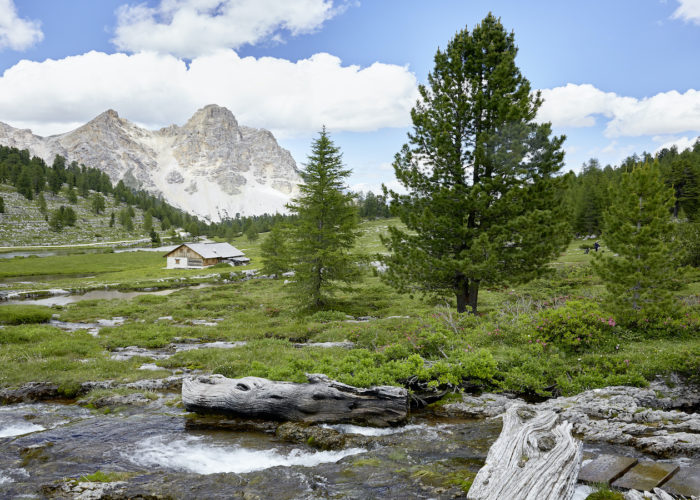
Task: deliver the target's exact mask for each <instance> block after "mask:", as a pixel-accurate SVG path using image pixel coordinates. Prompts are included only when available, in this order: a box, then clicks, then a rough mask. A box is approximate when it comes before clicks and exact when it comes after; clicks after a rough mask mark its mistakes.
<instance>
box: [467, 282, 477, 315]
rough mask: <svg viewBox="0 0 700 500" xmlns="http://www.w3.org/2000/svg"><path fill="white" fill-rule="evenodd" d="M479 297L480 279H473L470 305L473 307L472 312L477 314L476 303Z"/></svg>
mask: <svg viewBox="0 0 700 500" xmlns="http://www.w3.org/2000/svg"><path fill="white" fill-rule="evenodd" d="M478 298H479V280H471V284H470V285H469V307H471V308H472V310H471V313H472V314H473V315H476V305H477V302H478Z"/></svg>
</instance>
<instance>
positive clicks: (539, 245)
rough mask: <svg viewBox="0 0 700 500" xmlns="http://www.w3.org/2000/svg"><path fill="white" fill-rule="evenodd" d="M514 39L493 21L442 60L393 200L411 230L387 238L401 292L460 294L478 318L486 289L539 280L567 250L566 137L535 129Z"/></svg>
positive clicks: (535, 97)
mask: <svg viewBox="0 0 700 500" xmlns="http://www.w3.org/2000/svg"><path fill="white" fill-rule="evenodd" d="M516 54H517V48H516V46H515V42H514V36H513V34H512V33H507V32H506V31H505V29H504V28H503V26H502V25H501V22H500V20H498V19H496V18H495V17H494V16H493V15H491V14H489V15H488V16H487V17H486V18H485V19H484V20H483V21H482V23H481V24H479V25H477V26H476V28H475V29H474V30H473V32H472V33H469V32H468V31H467V30H466V29H465V30H462V31H460V32H459V33H457V34H456V36H455V37H454V38H453V39H452V40H451V41H450V42H449V43H448V45H447V48H446V49H445V50H444V51H443V50H438V51H437V54H436V55H435V68H434V69H433V71H432V73H430V75H429V76H428V82H429V85H428V86H422V85H421V86H420V87H419V91H420V96H421V97H420V99H419V101H418V103H417V104H416V106H415V107H414V108H413V110H412V112H411V118H412V120H413V133H410V134H409V144H406V145H404V147H403V149H402V150H401V152H400V153H398V154H397V155H396V157H395V161H394V171H395V173H396V177H397V179H398V180H399V181H400V182H401V184H403V186H404V187H405V188H406V190H407V192H408V193H407V194H399V193H397V192H393V191H388V190H387V191H388V194H390V195H391V198H392V201H391V207H392V210H393V211H394V213H396V214H398V216H399V217H400V218H401V220H402V221H403V222H404V224H405V225H406V227H407V229H408V231H403V230H401V229H398V228H390V234H389V237H388V238H385V239H384V243H385V245H386V246H387V248H388V249H389V250H390V251H391V255H389V256H387V257H385V258H384V259H383V260H384V262H385V263H386V264H387V266H388V269H387V272H386V273H385V274H384V276H385V279H386V280H387V281H388V282H389V283H390V284H392V285H394V286H395V287H396V288H398V289H399V290H400V291H406V292H412V291H421V292H425V293H430V294H438V295H444V294H454V296H455V297H456V301H457V310H458V311H459V312H464V311H466V310H467V308H469V309H470V310H471V312H472V313H476V312H477V302H478V293H479V287H480V286H481V285H482V284H489V283H508V282H510V283H514V282H521V281H525V280H528V279H531V278H533V277H535V276H537V275H538V274H540V273H541V271H542V269H543V267H544V265H545V264H546V263H547V262H548V261H549V260H550V259H551V258H552V257H553V256H555V255H556V254H557V253H558V252H559V251H560V250H562V249H563V247H564V245H565V243H566V242H567V240H568V236H567V235H568V231H567V229H566V222H565V217H564V216H563V215H562V214H560V213H558V210H559V201H558V198H557V196H556V191H557V185H558V181H557V180H556V179H554V175H555V174H556V173H557V172H558V170H559V169H560V167H561V164H562V161H563V156H564V154H563V152H562V151H561V144H562V142H563V140H564V138H563V137H558V138H553V139H551V138H550V135H551V127H550V125H549V124H540V125H538V124H536V123H535V122H534V118H535V114H536V112H537V109H538V108H539V106H540V104H541V99H540V97H539V94H532V92H531V88H530V83H529V82H528V81H527V79H525V78H524V77H523V76H522V74H521V73H520V70H519V69H518V67H517V66H516V65H515V56H516Z"/></svg>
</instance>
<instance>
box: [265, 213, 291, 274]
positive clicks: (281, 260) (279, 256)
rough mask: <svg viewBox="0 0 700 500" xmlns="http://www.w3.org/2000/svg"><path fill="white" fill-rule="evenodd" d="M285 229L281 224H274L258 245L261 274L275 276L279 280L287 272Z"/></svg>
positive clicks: (287, 259) (287, 258)
mask: <svg viewBox="0 0 700 500" xmlns="http://www.w3.org/2000/svg"><path fill="white" fill-rule="evenodd" d="M285 231H286V228H283V226H282V224H275V225H274V226H272V229H271V230H270V232H269V233H267V236H266V237H265V239H264V240H263V242H262V243H261V244H260V253H261V259H260V260H261V261H262V264H263V268H262V272H263V274H267V275H275V277H276V278H279V277H280V276H281V275H282V273H284V272H286V271H289V269H290V263H289V250H288V248H287V241H286V240H287V238H288V236H287V234H285Z"/></svg>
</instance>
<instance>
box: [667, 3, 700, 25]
mask: <svg viewBox="0 0 700 500" xmlns="http://www.w3.org/2000/svg"><path fill="white" fill-rule="evenodd" d="M678 3H680V5H679V6H678V8H677V9H676V11H675V12H674V13H673V15H672V16H671V17H672V18H673V19H683V20H684V21H687V22H692V23H695V24H700V0H678Z"/></svg>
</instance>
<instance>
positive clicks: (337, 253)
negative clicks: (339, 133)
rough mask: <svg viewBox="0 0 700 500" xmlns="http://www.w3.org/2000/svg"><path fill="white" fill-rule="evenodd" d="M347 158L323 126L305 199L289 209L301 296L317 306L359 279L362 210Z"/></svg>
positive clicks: (311, 162) (307, 176)
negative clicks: (348, 181) (349, 182)
mask: <svg viewBox="0 0 700 500" xmlns="http://www.w3.org/2000/svg"><path fill="white" fill-rule="evenodd" d="M349 174H350V170H347V169H344V168H343V162H342V153H341V152H340V148H338V147H336V146H335V145H334V144H333V141H331V139H330V137H329V135H328V132H327V131H326V128H325V127H323V129H322V130H321V132H320V134H319V137H318V138H317V139H315V140H314V141H313V143H312V145H311V154H310V155H309V156H308V163H307V164H306V165H305V169H304V170H303V171H302V178H303V179H304V184H302V185H300V186H299V189H300V191H301V194H300V195H299V196H298V197H297V198H296V199H294V200H293V201H292V203H290V204H288V205H287V208H288V209H289V210H290V211H291V212H292V214H295V215H297V216H298V218H297V220H296V221H295V223H294V225H293V226H291V228H290V231H289V236H290V255H291V261H292V266H293V270H294V272H295V278H294V280H295V283H294V284H295V288H296V291H297V295H298V297H299V298H300V299H301V300H302V301H304V302H306V303H307V304H308V305H310V306H312V307H321V306H323V305H324V304H326V303H327V301H328V297H329V295H330V294H331V293H332V292H333V291H334V290H335V289H338V288H342V287H344V286H347V285H350V284H351V283H352V282H354V281H356V280H357V279H358V278H359V270H358V266H357V263H356V258H355V257H354V256H353V255H351V254H350V250H351V249H352V247H353V244H354V243H355V239H356V238H357V224H358V220H357V209H356V207H355V206H354V203H353V195H352V194H349V193H347V192H346V186H345V183H344V182H345V178H346V177H347V176H348V175H349Z"/></svg>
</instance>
